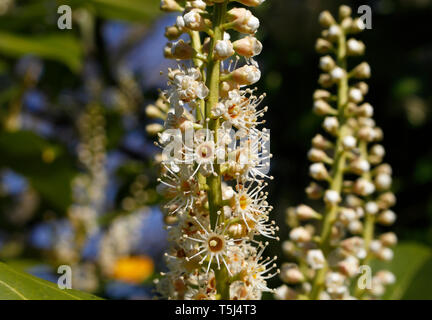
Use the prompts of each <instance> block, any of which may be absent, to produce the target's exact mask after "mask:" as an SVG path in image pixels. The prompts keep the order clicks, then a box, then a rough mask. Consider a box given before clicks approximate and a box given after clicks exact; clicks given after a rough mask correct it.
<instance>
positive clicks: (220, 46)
mask: <svg viewBox="0 0 432 320" xmlns="http://www.w3.org/2000/svg"><path fill="white" fill-rule="evenodd" d="M233 54H234V48H233V44H232V43H231V41H229V40H218V41H217V42H216V45H215V50H214V56H215V58H216V59H217V60H225V59H227V58H229V57H231V56H232V55H233Z"/></svg>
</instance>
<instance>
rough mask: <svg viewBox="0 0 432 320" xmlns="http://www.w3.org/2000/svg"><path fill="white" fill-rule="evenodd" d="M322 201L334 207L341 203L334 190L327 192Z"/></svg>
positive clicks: (338, 195) (337, 193)
mask: <svg viewBox="0 0 432 320" xmlns="http://www.w3.org/2000/svg"><path fill="white" fill-rule="evenodd" d="M324 201H325V202H326V203H328V204H330V205H335V204H338V203H339V202H341V201H342V199H341V196H340V194H339V192H337V191H336V190H327V191H326V192H325V194H324Z"/></svg>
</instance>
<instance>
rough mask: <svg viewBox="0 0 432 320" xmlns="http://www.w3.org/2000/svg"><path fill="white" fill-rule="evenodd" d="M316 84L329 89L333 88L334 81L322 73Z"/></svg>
mask: <svg viewBox="0 0 432 320" xmlns="http://www.w3.org/2000/svg"><path fill="white" fill-rule="evenodd" d="M318 83H319V84H320V85H321V86H322V87H323V88H330V87H331V86H333V84H334V81H333V79H332V77H331V76H330V75H329V74H328V73H322V74H321V75H320V77H319V79H318Z"/></svg>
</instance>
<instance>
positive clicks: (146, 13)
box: [87, 0, 160, 22]
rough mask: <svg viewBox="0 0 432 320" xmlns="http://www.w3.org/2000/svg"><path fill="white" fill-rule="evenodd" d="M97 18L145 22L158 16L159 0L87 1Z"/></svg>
mask: <svg viewBox="0 0 432 320" xmlns="http://www.w3.org/2000/svg"><path fill="white" fill-rule="evenodd" d="M87 3H88V4H91V5H92V6H93V7H94V8H95V10H96V12H97V14H98V15H99V16H103V17H105V18H107V19H119V20H126V21H134V22H146V21H148V20H151V19H153V18H155V17H156V16H158V15H159V14H160V10H159V3H160V1H159V0H121V1H118V0H88V1H87Z"/></svg>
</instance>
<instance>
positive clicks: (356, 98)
mask: <svg viewBox="0 0 432 320" xmlns="http://www.w3.org/2000/svg"><path fill="white" fill-rule="evenodd" d="M348 98H349V100H350V101H352V102H354V103H359V102H361V101H362V100H363V94H362V92H361V91H360V89H357V88H351V89H350V90H349V93H348Z"/></svg>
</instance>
